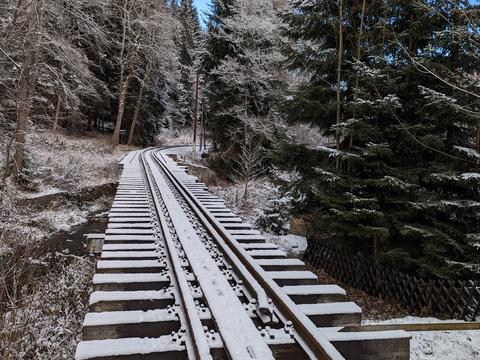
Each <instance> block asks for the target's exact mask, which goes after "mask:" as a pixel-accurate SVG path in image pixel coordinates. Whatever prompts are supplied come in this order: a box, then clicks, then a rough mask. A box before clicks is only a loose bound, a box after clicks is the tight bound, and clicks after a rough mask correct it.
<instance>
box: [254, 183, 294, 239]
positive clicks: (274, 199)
mask: <svg viewBox="0 0 480 360" xmlns="http://www.w3.org/2000/svg"><path fill="white" fill-rule="evenodd" d="M256 212H257V216H258V218H257V221H256V222H255V225H256V226H258V227H259V228H260V229H262V230H265V231H268V232H271V233H273V234H276V235H285V234H287V232H288V230H289V228H290V223H289V222H290V197H289V196H288V194H284V193H283V192H282V191H281V190H280V189H279V188H278V187H276V186H272V189H271V196H270V197H269V199H267V201H266V202H265V203H264V204H263V205H262V206H261V207H260V208H257V209H256Z"/></svg>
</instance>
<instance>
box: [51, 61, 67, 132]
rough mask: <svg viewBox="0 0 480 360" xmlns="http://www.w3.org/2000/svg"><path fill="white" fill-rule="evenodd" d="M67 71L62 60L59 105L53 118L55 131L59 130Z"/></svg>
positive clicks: (58, 89) (58, 92)
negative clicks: (64, 79) (64, 80)
mask: <svg viewBox="0 0 480 360" xmlns="http://www.w3.org/2000/svg"><path fill="white" fill-rule="evenodd" d="M64 73H65V64H64V63H63V62H62V65H61V67H60V79H59V84H58V88H57V106H56V108H55V117H54V120H53V131H57V127H58V120H59V118H60V109H61V107H62V98H63V77H64Z"/></svg>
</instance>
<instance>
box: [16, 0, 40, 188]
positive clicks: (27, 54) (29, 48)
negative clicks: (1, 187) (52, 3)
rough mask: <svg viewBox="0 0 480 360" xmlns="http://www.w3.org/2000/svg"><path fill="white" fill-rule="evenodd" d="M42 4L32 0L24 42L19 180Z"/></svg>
mask: <svg viewBox="0 0 480 360" xmlns="http://www.w3.org/2000/svg"><path fill="white" fill-rule="evenodd" d="M41 5H42V4H41V0H32V4H31V8H30V13H29V15H28V32H27V35H26V37H25V42H24V51H23V59H22V71H21V72H20V79H19V82H18V102H17V130H16V132H15V155H14V163H13V167H12V169H13V174H14V176H15V179H17V180H18V179H19V175H20V173H21V172H22V169H23V164H24V161H25V143H26V133H27V125H28V124H27V123H28V116H29V114H30V91H31V85H32V76H33V75H32V72H33V67H34V66H35V58H36V50H37V43H38V37H39V36H38V33H39V27H40V12H41Z"/></svg>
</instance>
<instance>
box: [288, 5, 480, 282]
mask: <svg viewBox="0 0 480 360" xmlns="http://www.w3.org/2000/svg"><path fill="white" fill-rule="evenodd" d="M339 3H340V2H338V1H333V0H330V1H300V0H295V1H292V4H291V7H290V9H289V10H288V11H287V12H286V13H285V15H284V22H285V33H286V34H287V35H288V36H289V37H290V39H291V40H292V43H291V46H289V48H288V49H286V53H287V56H288V58H289V65H290V67H291V69H292V70H295V71H297V72H298V73H300V74H302V75H303V76H304V78H305V79H306V81H304V83H303V84H302V85H300V86H299V87H298V88H297V89H296V91H295V92H294V93H293V94H292V97H290V98H289V100H288V101H286V102H285V104H284V109H285V111H284V113H285V115H286V117H287V118H288V119H289V121H290V122H292V123H294V122H305V123H310V124H311V125H312V126H314V127H316V128H318V129H319V131H321V132H322V133H323V134H325V135H327V136H333V135H334V134H335V133H336V132H337V131H338V133H339V137H338V139H339V141H338V148H337V146H331V147H327V146H309V147H306V146H299V145H294V144H285V146H284V147H283V152H282V153H281V154H280V156H281V158H282V161H283V162H284V164H287V163H289V164H295V166H296V167H297V169H298V170H299V171H301V172H302V174H303V177H302V179H301V180H300V181H299V182H298V183H296V184H295V186H294V187H295V191H296V192H297V195H301V199H302V201H299V202H297V211H300V212H303V213H306V212H307V213H310V214H313V215H314V216H313V218H314V219H315V221H314V223H313V224H312V227H313V228H314V229H316V230H317V233H319V234H321V238H322V241H330V242H341V243H343V244H345V245H346V246H348V247H351V248H353V249H355V250H360V251H364V252H365V251H366V252H368V253H372V254H374V255H375V256H377V257H379V258H381V259H384V260H386V261H390V262H394V263H396V264H398V265H399V266H401V267H403V268H404V269H407V270H409V271H411V272H413V273H420V274H423V275H438V276H450V277H454V276H467V275H468V276H472V275H473V274H478V273H479V272H480V271H479V270H480V269H479V266H478V263H479V262H480V255H479V253H478V251H477V250H476V249H475V247H474V246H475V244H477V245H476V246H478V239H479V237H480V236H479V232H480V215H479V214H480V212H479V211H478V210H479V209H480V196H479V191H478V190H479V186H480V174H479V173H478V172H477V171H478V169H479V161H480V153H479V151H478V150H479V149H478V148H477V149H475V136H476V132H477V129H478V124H479V119H480V115H479V113H478V103H479V102H478V100H479V93H478V86H477V83H476V82H477V81H478V80H475V74H476V71H478V68H479V66H480V58H479V57H478V53H479V52H478V51H479V50H480V49H479V44H480V42H479V41H478V40H479V37H478V31H477V30H478V28H479V25H478V24H479V23H478V19H479V17H478V14H479V13H478V11H479V9H478V6H474V5H472V4H470V2H468V1H460V0H457V1H442V0H438V1H428V2H427V1H414V2H412V1H403V0H387V1H371V2H370V1H368V2H366V3H368V6H366V7H365V8H363V9H362V1H357V0H344V1H343V11H339V7H338V4H339ZM339 24H341V26H338V25H339ZM361 25H362V27H360V26H361ZM339 29H342V33H341V35H342V37H343V40H344V47H343V49H342V52H341V56H338V49H339V45H338V44H339V39H340V36H339V35H340V33H339ZM358 54H360V56H358ZM339 67H340V69H341V71H340V77H339V78H337V77H336V74H337V72H336V70H337V69H338V68H339ZM337 84H339V86H338V85H337ZM337 90H338V91H339V93H340V96H339V99H340V103H338V102H337V100H336V96H335V95H336V93H337ZM337 104H340V107H339V112H337ZM337 114H340V122H339V124H338V125H336V116H337ZM477 146H478V144H477Z"/></svg>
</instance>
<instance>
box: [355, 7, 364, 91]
mask: <svg viewBox="0 0 480 360" xmlns="http://www.w3.org/2000/svg"><path fill="white" fill-rule="evenodd" d="M366 2H367V0H363V2H362V13H361V15H360V29H359V32H358V40H357V59H356V60H357V62H358V61H360V56H361V55H362V40H363V22H364V19H365V5H366ZM358 86H359V79H358V73H357V74H356V77H355V91H354V99H355V100H357V98H358Z"/></svg>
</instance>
